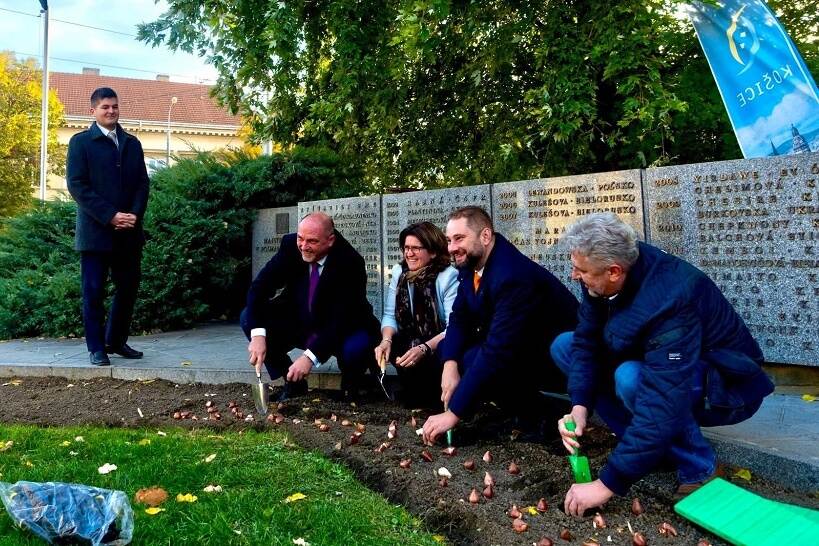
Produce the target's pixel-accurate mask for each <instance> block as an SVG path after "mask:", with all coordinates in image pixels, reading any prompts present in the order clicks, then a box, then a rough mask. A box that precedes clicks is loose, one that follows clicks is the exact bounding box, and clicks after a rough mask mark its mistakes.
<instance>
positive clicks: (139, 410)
mask: <svg viewBox="0 0 819 546" xmlns="http://www.w3.org/2000/svg"><path fill="white" fill-rule="evenodd" d="M137 413H138V414H139V418H140V419H144V418H145V415H143V414H142V410H141V409H139V408H137Z"/></svg>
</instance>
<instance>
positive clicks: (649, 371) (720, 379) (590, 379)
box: [551, 213, 773, 515]
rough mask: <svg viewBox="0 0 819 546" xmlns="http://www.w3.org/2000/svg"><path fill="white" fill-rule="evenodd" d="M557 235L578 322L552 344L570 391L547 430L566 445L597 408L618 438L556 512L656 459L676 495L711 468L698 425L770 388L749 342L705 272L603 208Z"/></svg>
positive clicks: (575, 510)
mask: <svg viewBox="0 0 819 546" xmlns="http://www.w3.org/2000/svg"><path fill="white" fill-rule="evenodd" d="M563 244H564V245H566V246H567V247H568V249H569V250H570V251H571V260H572V278H573V279H574V280H578V281H580V282H581V284H582V285H583V288H584V290H583V301H582V303H581V306H580V311H579V323H578V326H577V329H576V330H575V331H574V332H567V333H564V334H561V335H560V336H558V338H557V339H556V340H555V342H554V343H553V344H552V349H551V350H552V357H553V358H554V361H555V363H556V364H557V365H558V366H559V367H560V368H561V369H562V370H563V371H564V373H566V375H567V376H568V378H569V385H568V390H569V394H570V395H571V399H572V410H571V413H570V414H569V415H566V416H564V417H563V418H562V419H560V420H559V421H558V430H559V431H560V434H561V436H562V438H563V444H564V445H565V446H566V449H568V450H569V451H570V452H571V451H572V450H573V449H574V448H577V447H579V443H578V437H580V436H582V435H583V432H584V430H585V428H586V422H587V419H588V417H589V414H590V413H591V411H593V410H597V412H598V414H599V415H600V417H601V418H602V419H603V420H604V421H605V422H606V424H607V425H608V426H609V427H610V428H611V430H612V431H613V432H614V433H615V434H616V435H617V437H618V444H617V447H616V448H615V449H614V451H613V452H612V454H611V455H610V457H609V459H608V461H607V463H606V465H605V466H604V467H603V469H602V470H601V471H600V476H599V478H598V479H597V480H595V481H593V482H591V483H587V484H574V485H572V487H571V488H570V489H569V491H568V493H567V494H566V499H565V508H566V512H567V513H569V514H573V515H582V514H583V512H584V511H585V510H586V509H588V508H593V507H596V506H600V505H602V504H604V503H605V502H606V501H608V500H609V499H610V498H611V497H612V495H614V494H617V495H625V494H626V492H627V491H628V489H629V487H630V486H631V485H632V484H633V483H634V482H636V481H637V480H639V479H640V478H642V477H643V476H644V475H646V474H647V473H649V472H651V471H652V470H653V469H654V468H655V467H657V465H658V464H660V463H661V462H668V463H671V464H672V465H674V466H675V467H676V469H677V474H678V479H679V484H680V485H679V488H678V490H677V493H678V495H684V494H687V493H690V492H692V491H693V490H695V489H696V488H697V487H699V486H701V485H702V484H703V483H705V482H706V481H707V480H708V479H710V478H711V477H713V476H714V475H715V473H716V469H717V465H716V456H715V454H714V450H713V449H712V447H711V445H710V444H709V443H708V441H707V440H706V439H705V438H704V437H703V435H702V433H701V431H700V426H717V425H729V424H733V423H737V422H740V421H743V420H745V419H747V418H748V417H750V416H751V415H753V414H754V413H755V412H756V411H757V409H759V406H760V404H761V403H762V399H763V398H764V397H765V396H767V395H768V394H770V393H771V392H773V383H771V380H770V379H769V378H768V377H767V376H766V375H765V373H764V372H763V371H762V368H761V364H762V362H763V356H762V351H761V350H760V348H759V345H758V344H757V343H756V341H755V340H754V339H753V337H751V334H750V332H749V331H748V328H747V327H746V326H745V323H744V322H743V321H742V318H741V317H740V316H739V315H738V314H737V313H736V311H735V310H734V309H733V307H732V306H731V304H730V303H729V302H728V300H727V299H726V298H725V296H723V295H722V293H721V292H720V291H719V289H718V288H717V286H716V285H715V284H714V283H713V282H712V281H711V279H709V278H708V277H707V276H706V275H705V274H704V273H703V272H701V271H699V270H698V269H697V268H695V267H694V266H692V265H691V264H689V263H687V262H685V261H683V260H681V259H679V258H676V257H674V256H671V255H669V254H666V253H665V252H663V251H662V250H660V249H658V248H655V247H653V246H650V245H647V244H645V243H642V242H639V241H638V240H637V235H636V233H635V232H634V230H633V229H632V228H631V227H629V226H628V225H626V224H625V223H623V222H622V221H620V220H619V219H618V218H617V217H616V216H615V215H614V214H611V213H597V214H592V215H589V216H587V217H585V218H583V219H582V220H579V221H578V222H576V223H575V224H574V225H572V226H571V227H570V228H569V229H568V230H567V232H566V234H565V235H564V237H563ZM569 419H571V420H573V421H574V423H575V425H576V430H575V432H570V431H568V430H567V429H566V426H565V423H566V421H567V420H569Z"/></svg>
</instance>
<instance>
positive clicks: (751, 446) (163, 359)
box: [0, 323, 819, 492]
mask: <svg viewBox="0 0 819 546" xmlns="http://www.w3.org/2000/svg"><path fill="white" fill-rule="evenodd" d="M129 344H130V345H132V346H133V347H134V348H136V349H138V350H141V351H144V353H145V357H144V358H142V359H140V360H127V359H124V358H121V357H118V356H116V355H112V356H111V366H106V367H97V366H92V365H91V364H90V363H89V362H88V353H87V352H86V349H85V342H84V340H81V339H26V340H12V341H5V342H0V377H12V376H21V377H31V376H58V377H66V378H68V379H89V378H94V377H114V378H118V379H127V380H146V379H166V380H168V381H173V382H175V383H192V382H198V383H208V384H222V383H234V382H239V383H252V382H254V381H256V375H255V373H254V371H253V369H252V368H251V367H250V366H249V365H248V362H247V341H246V340H245V338H244V336H243V335H242V333H241V331H240V330H239V326H238V325H236V324H225V323H215V324H205V325H201V326H198V327H196V328H192V329H190V330H184V331H179V332H166V333H160V334H151V335H145V336H134V337H132V338H131V339H130V340H129ZM297 355H298V351H293V352H292V353H291V358H295V357H296V356H297ZM389 372H390V374H391V375H392V374H394V370H393V369H392V368H390V369H389ZM309 379H310V386H311V387H313V388H325V389H333V388H336V389H337V388H339V384H340V376H339V373H338V366H337V365H336V363H335V360H334V359H333V360H331V361H330V362H328V363H326V364H325V365H323V366H321V368H319V369H318V370H315V371H314V373H312V374H310V376H309ZM277 383H279V384H280V380H279V381H277V382H274V384H277ZM778 392H779V391H778ZM813 394H815V393H813ZM705 434H706V436H708V438H709V439H711V440H712V441H713V442H714V445H715V448H716V450H717V453H718V455H719V457H720V459H721V460H723V461H725V462H727V463H729V464H732V465H736V466H741V467H743V468H748V469H749V470H751V472H752V473H754V474H757V475H759V476H763V477H765V478H768V479H771V480H773V481H776V482H778V483H782V484H784V485H786V486H788V487H792V488H795V489H798V490H801V491H810V492H813V491H817V490H819V402H813V403H809V402H806V401H804V400H802V399H801V397H800V395H799V394H796V393H793V392H790V391H789V392H788V393H787V394H780V393H778V394H775V395H773V396H770V397H768V398H767V399H766V400H765V402H764V403H763V405H762V407H761V408H760V410H759V412H757V414H756V415H755V416H754V417H752V418H751V419H749V420H748V421H746V422H744V423H739V424H737V425H733V426H730V427H715V428H710V429H705Z"/></svg>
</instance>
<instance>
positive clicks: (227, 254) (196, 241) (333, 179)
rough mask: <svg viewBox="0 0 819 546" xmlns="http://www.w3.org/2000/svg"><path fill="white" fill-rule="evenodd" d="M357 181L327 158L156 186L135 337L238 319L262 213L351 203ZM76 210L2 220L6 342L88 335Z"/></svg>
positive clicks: (199, 159) (296, 155)
mask: <svg viewBox="0 0 819 546" xmlns="http://www.w3.org/2000/svg"><path fill="white" fill-rule="evenodd" d="M355 180H357V179H356V178H352V177H350V176H348V175H347V174H346V173H343V172H341V171H339V170H338V160H337V157H336V156H335V155H334V154H333V153H331V152H327V151H325V150H320V149H310V150H306V149H296V150H292V151H289V152H287V153H284V154H275V155H272V156H262V157H259V158H255V159H254V158H250V157H248V156H246V155H243V154H241V153H239V152H230V153H220V154H205V153H201V154H199V155H198V156H196V157H194V158H190V159H181V160H179V162H178V163H176V164H175V165H174V166H172V167H170V168H168V169H163V170H161V171H158V172H157V173H156V174H155V175H154V176H153V178H152V180H151V197H150V201H149V204H148V211H147V213H146V216H145V231H146V235H147V237H148V242H147V243H146V246H145V249H144V252H143V258H142V283H141V286H140V291H139V297H138V299H137V305H136V309H135V312H134V321H133V324H132V327H131V330H132V332H145V331H158V330H169V329H174V328H183V327H188V326H190V325H192V324H194V323H196V322H201V321H205V320H210V319H226V318H235V317H236V316H237V315H238V313H239V311H241V309H242V307H243V306H244V300H245V293H246V291H247V287H248V284H249V282H250V248H251V242H250V238H251V226H252V221H253V218H254V215H255V209H258V208H267V207H276V206H286V205H294V204H296V203H297V202H298V201H299V200H312V199H320V198H325V197H339V196H343V195H350V194H352V193H353V192H354V191H355V189H356V188H357V186H356V182H355ZM75 214H76V205H75V204H74V203H73V202H68V203H64V202H48V203H44V204H40V205H38V206H36V207H34V208H32V209H31V210H30V211H29V212H27V213H25V214H23V215H21V216H17V217H12V218H7V219H3V220H0V338H12V337H24V336H38V335H43V336H78V335H82V333H83V330H82V318H81V313H82V297H81V292H80V281H79V275H80V274H79V269H80V268H79V258H78V256H77V253H76V251H74V250H73V243H74V218H75Z"/></svg>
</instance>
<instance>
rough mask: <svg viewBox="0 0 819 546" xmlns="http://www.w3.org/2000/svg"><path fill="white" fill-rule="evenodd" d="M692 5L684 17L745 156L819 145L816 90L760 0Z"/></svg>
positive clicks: (818, 94)
mask: <svg viewBox="0 0 819 546" xmlns="http://www.w3.org/2000/svg"><path fill="white" fill-rule="evenodd" d="M717 4H718V5H717V6H714V5H707V4H702V3H699V2H694V3H693V4H692V5H691V6H690V9H689V15H690V16H691V19H692V21H693V23H694V29H695V30H696V31H697V37H698V38H699V40H700V44H701V45H702V49H703V51H704V52H705V57H706V58H707V59H708V64H709V65H710V66H711V72H712V73H713V74H714V79H715V80H716V82H717V87H718V88H719V92H720V94H721V95H722V101H723V102H724V103H725V108H726V109H727V110H728V117H729V118H730V119H731V124H732V125H733V126H734V132H735V133H736V136H737V140H738V141H739V146H740V148H741V149H742V154H743V155H744V156H745V157H746V158H749V157H764V156H770V155H782V154H792V153H800V152H809V151H818V150H819V90H818V89H817V88H816V82H815V81H814V80H813V77H812V76H811V74H810V72H809V71H808V67H807V66H806V65H805V61H803V60H802V56H801V55H799V51H797V49H796V46H795V45H794V43H793V41H792V40H791V38H790V36H788V33H787V32H785V29H784V28H782V25H781V24H780V22H779V21H778V20H777V19H776V17H775V16H774V14H773V13H772V12H771V10H770V8H769V7H768V5H767V4H766V3H765V2H764V1H763V0H718V2H717Z"/></svg>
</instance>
